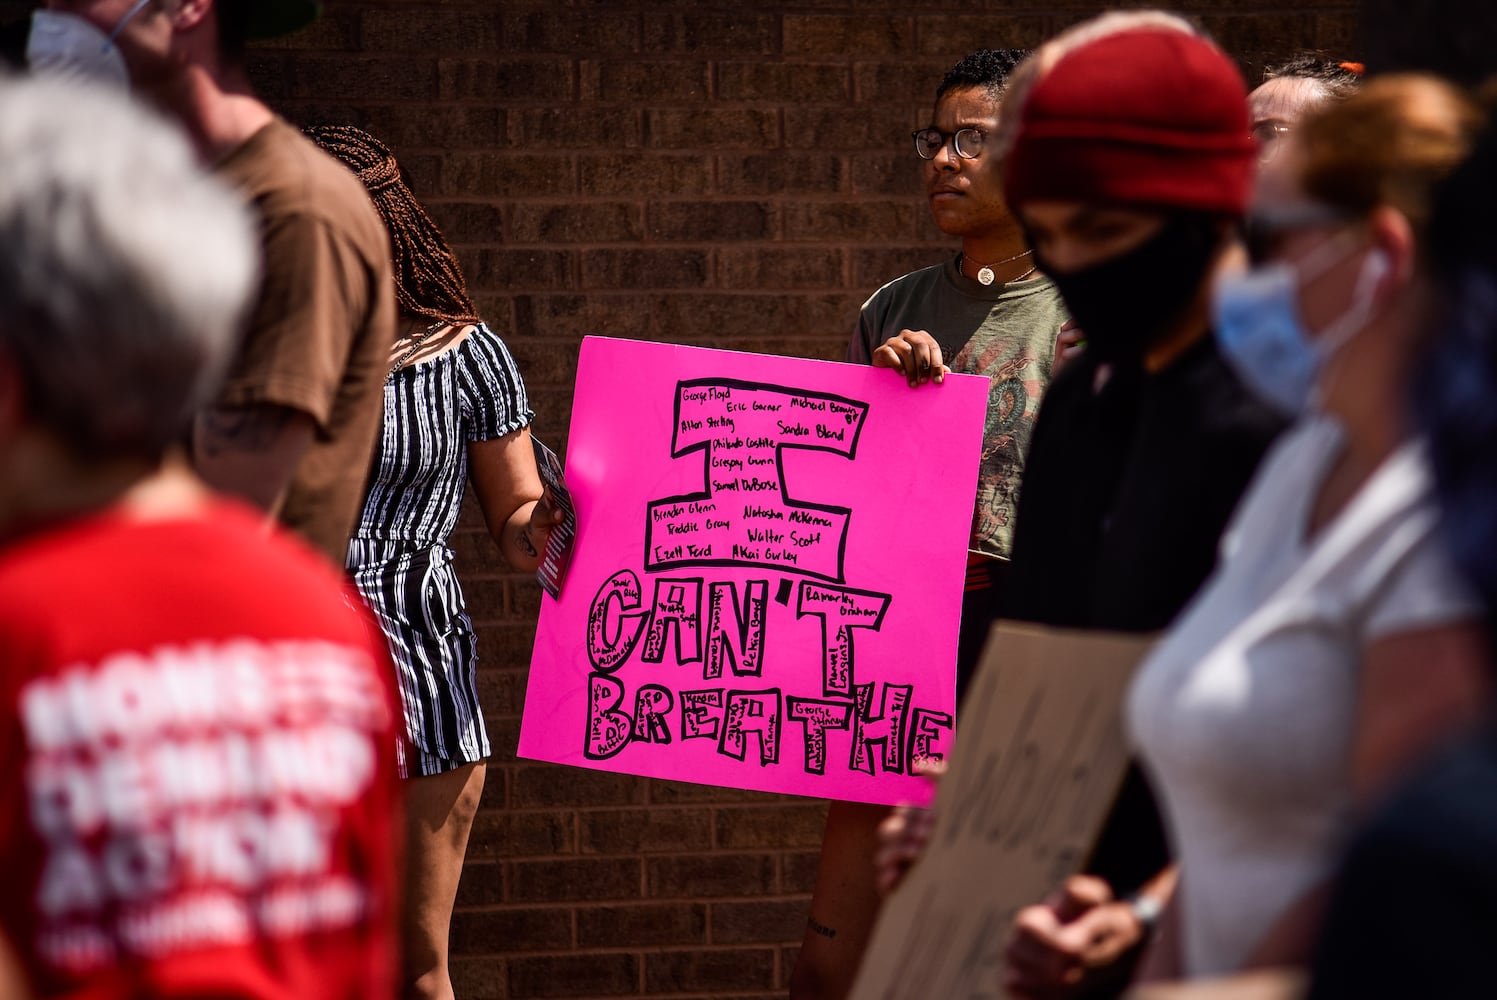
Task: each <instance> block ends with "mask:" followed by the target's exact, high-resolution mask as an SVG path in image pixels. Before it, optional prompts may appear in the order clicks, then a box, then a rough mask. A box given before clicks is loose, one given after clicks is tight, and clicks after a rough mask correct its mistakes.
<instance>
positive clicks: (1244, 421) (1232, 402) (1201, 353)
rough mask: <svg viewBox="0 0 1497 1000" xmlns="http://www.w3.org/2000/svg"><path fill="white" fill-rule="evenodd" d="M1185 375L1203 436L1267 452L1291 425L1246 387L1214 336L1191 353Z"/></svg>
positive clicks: (1185, 366) (1207, 338)
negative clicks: (1223, 439) (1230, 440)
mask: <svg viewBox="0 0 1497 1000" xmlns="http://www.w3.org/2000/svg"><path fill="white" fill-rule="evenodd" d="M1182 374H1183V375H1184V383H1185V385H1186V386H1187V387H1188V391H1189V392H1190V393H1191V395H1192V397H1193V400H1194V402H1195V404H1196V406H1197V408H1198V410H1199V414H1200V418H1201V419H1200V429H1201V432H1202V433H1203V434H1205V435H1208V436H1213V437H1222V438H1231V439H1236V440H1239V441H1242V442H1243V443H1245V444H1247V445H1249V446H1253V447H1257V448H1259V449H1260V450H1261V449H1265V448H1267V447H1268V445H1269V444H1271V443H1272V442H1273V441H1275V440H1276V439H1277V438H1278V437H1279V436H1280V435H1281V434H1282V433H1283V432H1284V430H1285V429H1286V428H1288V427H1289V425H1290V420H1289V418H1288V417H1286V416H1285V415H1284V414H1282V413H1280V412H1279V411H1278V410H1276V409H1274V408H1273V407H1272V406H1270V405H1269V404H1268V403H1266V402H1264V400H1263V399H1262V398H1261V397H1259V396H1258V394H1257V393H1255V392H1253V391H1252V390H1251V389H1249V388H1248V387H1247V386H1246V385H1244V384H1243V382H1242V379H1240V378H1239V377H1238V376H1237V373H1236V372H1235V371H1234V370H1233V369H1232V366H1231V364H1230V363H1229V362H1228V361H1227V359H1226V358H1225V357H1223V356H1222V353H1221V351H1220V349H1219V348H1218V347H1217V344H1216V337H1215V335H1211V334H1208V335H1207V337H1206V339H1205V340H1204V341H1203V342H1202V343H1201V344H1199V345H1198V346H1197V347H1196V348H1195V349H1194V350H1193V351H1191V353H1190V356H1189V358H1188V359H1187V360H1186V364H1185V365H1184V366H1183V371H1182Z"/></svg>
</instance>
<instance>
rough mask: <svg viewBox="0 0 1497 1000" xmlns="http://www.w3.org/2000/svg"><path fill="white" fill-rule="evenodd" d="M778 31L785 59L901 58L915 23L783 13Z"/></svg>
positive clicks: (900, 19) (897, 19) (906, 19)
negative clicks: (787, 57)
mask: <svg viewBox="0 0 1497 1000" xmlns="http://www.w3.org/2000/svg"><path fill="white" fill-rule="evenodd" d="M781 30H782V31H783V32H784V45H785V54H786V55H787V56H792V55H793V56H811V57H812V58H821V59H825V58H828V57H836V56H851V57H854V58H858V59H867V58H869V57H871V56H881V55H882V56H902V55H906V54H908V53H909V52H910V50H911V49H912V48H913V47H914V44H915V21H914V19H913V18H909V17H879V16H877V15H875V14H865V13H858V14H786V15H785V17H784V20H783V22H782V25H781Z"/></svg>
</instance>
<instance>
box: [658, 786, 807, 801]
mask: <svg viewBox="0 0 1497 1000" xmlns="http://www.w3.org/2000/svg"><path fill="white" fill-rule="evenodd" d="M649 789H650V804H651V805H655V804H661V805H694V804H696V803H703V802H705V803H712V802H786V801H790V800H788V799H787V798H786V797H785V796H782V795H774V794H771V793H770V792H751V791H749V790H747V789H744V788H719V787H718V786H716V785H694V784H691V783H690V782H686V781H651V782H650V783H649Z"/></svg>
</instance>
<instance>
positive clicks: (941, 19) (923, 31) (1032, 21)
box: [912, 13, 1084, 63]
mask: <svg viewBox="0 0 1497 1000" xmlns="http://www.w3.org/2000/svg"><path fill="white" fill-rule="evenodd" d="M1083 16H1084V15H1083ZM918 24H919V35H920V39H919V42H918V44H917V45H916V46H915V53H918V54H919V55H921V56H933V57H935V56H938V57H940V58H941V59H944V60H947V61H949V62H951V63H955V62H956V61H957V60H958V59H960V58H962V56H965V55H966V54H967V53H968V52H971V51H972V50H974V49H981V48H989V49H1032V48H1034V47H1035V46H1036V45H1039V44H1040V43H1041V42H1044V41H1045V40H1046V39H1048V38H1050V37H1052V36H1053V35H1055V34H1056V32H1058V31H1060V29H1061V28H1062V27H1064V23H1063V21H1062V20H1061V19H1060V18H1058V17H1051V16H1049V15H1024V16H1018V17H1015V16H1014V15H1013V14H1010V13H996V14H950V15H943V14H931V15H927V16H925V17H921V18H920V19H919V21H918ZM912 54H914V53H912Z"/></svg>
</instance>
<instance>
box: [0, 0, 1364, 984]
mask: <svg viewBox="0 0 1497 1000" xmlns="http://www.w3.org/2000/svg"><path fill="white" fill-rule="evenodd" d="M26 6H27V5H26V4H21V3H13V2H10V3H7V2H3V0H0V15H4V14H8V13H15V12H17V11H18V10H21V9H24V8H25V7H26ZM1101 6H1103V5H1101V4H1096V3H1077V2H1065V0H1061V4H1060V5H1059V6H1058V7H1047V6H1045V5H1043V4H1039V3H1034V2H1026V0H1012V2H1004V0H986V2H985V3H983V2H980V0H971V2H969V3H967V4H965V5H962V6H961V7H960V8H953V6H952V5H951V4H947V3H934V2H930V0H903V2H898V0H894V2H880V0H861V2H856V3H854V2H846V0H840V2H839V0H803V2H801V3H798V4H795V3H791V4H771V3H757V4H741V3H740V4H729V3H689V2H684V0H659V2H656V3H636V2H630V0H606V2H605V0H591V2H590V0H572V2H571V3H570V4H563V3H560V2H550V3H522V2H513V3H510V2H506V3H496V2H485V0H469V2H456V0H454V2H438V0H426V2H421V0H366V2H352V0H327V4H326V13H325V15H324V17H323V18H322V20H321V21H320V22H319V23H317V24H316V25H314V26H313V27H312V28H310V29H308V30H306V31H305V32H302V33H301V34H300V35H298V36H296V37H293V38H290V39H287V40H284V41H281V42H277V43H275V44H274V45H270V46H265V47H263V48H261V49H259V50H257V51H256V52H255V53H254V55H253V58H252V70H253V75H254V77H255V79H256V81H257V84H258V85H259V86H260V87H261V88H262V90H263V92H264V93H265V94H266V95H267V97H268V98H269V99H270V100H271V101H272V102H273V103H274V104H275V105H276V106H277V107H278V108H280V109H281V110H282V111H283V112H284V113H285V114H287V115H288V116H289V117H290V118H292V119H293V120H295V121H299V122H301V123H304V124H312V123H321V122H353V123H356V124H359V125H361V126H363V127H365V128H367V129H369V130H370V131H372V132H374V133H376V134H378V135H380V136H382V137H384V138H385V139H386V140H387V141H388V142H389V143H390V144H391V145H392V146H393V147H394V148H395V149H396V151H397V153H398V154H399V156H400V158H401V160H402V162H403V163H404V165H405V166H406V168H407V170H408V171H409V173H410V174H411V176H412V178H413V181H414V184H415V186H416V188H417V191H418V194H420V195H421V196H423V198H424V199H425V200H426V201H427V203H428V205H430V206H431V208H432V211H433V214H434V215H435V216H436V218H437V219H438V221H439V222H440V223H441V224H442V226H443V227H444V229H445V230H446V232H447V234H448V236H449V237H450V238H451V239H452V241H453V242H454V244H455V245H456V246H457V247H458V248H459V250H460V253H461V255H462V258H463V262H464V264H465V265H466V269H467V272H468V275H469V279H470V282H471V284H472V286H473V287H474V289H475V291H476V293H477V298H478V300H479V303H480V305H481V307H482V310H483V312H484V314H485V315H486V316H487V317H488V319H489V322H490V323H491V325H493V326H494V328H495V329H496V330H498V331H499V332H500V333H501V334H502V335H503V336H504V337H505V338H506V339H507V340H508V342H509V344H510V346H511V348H512V349H513V350H514V352H515V354H516V355H517V357H518V358H519V359H520V361H521V363H522V364H523V366H524V370H525V373H526V378H527V381H528V383H529V386H530V388H531V391H532V395H533V398H534V401H535V406H536V409H537V411H538V416H537V420H536V428H537V432H538V433H539V434H540V435H542V436H543V437H544V438H545V439H547V440H549V441H550V442H552V443H553V444H554V445H555V446H557V447H558V449H559V450H560V447H561V446H562V445H563V444H564V441H565V436H566V429H567V424H568V420H569V414H570V396H571V382H572V377H573V372H574V364H575V357H576V350H577V344H578V341H579V339H580V337H581V336H582V335H583V334H584V333H593V332H596V333H603V334H609V335H615V336H627V337H636V338H649V339H658V340H665V341H672V342H677V343H689V344H708V345H714V346H723V347H730V348H736V349H743V350H753V351H766V352H773V353H782V354H791V355H801V356H810V357H821V358H838V357H840V356H841V352H842V349H843V344H844V343H845V338H846V335H847V332H848V331H849V329H850V327H851V324H852V322H853V318H854V315H855V313H856V310H857V307H858V306H859V304H860V303H861V302H862V301H863V299H864V298H865V297H866V296H867V295H868V294H869V293H870V292H871V291H872V290H873V289H874V288H876V287H878V286H879V285H880V284H882V283H883V282H884V281H886V280H888V279H889V278H891V277H894V276H896V275H898V274H901V273H903V272H905V271H907V270H910V269H912V268H914V267H916V266H921V265H924V264H926V263H930V262H933V261H935V260H938V259H940V257H941V256H942V255H943V254H944V253H946V252H948V251H949V249H950V245H949V244H948V242H947V241H946V240H945V239H944V238H943V237H942V236H941V235H940V233H939V232H937V231H936V230H935V228H934V227H933V226H932V225H931V223H930V222H929V219H928V217H927V214H926V212H925V209H924V206H923V205H922V203H921V200H920V197H919V189H918V184H917V177H918V171H917V169H916V161H915V158H914V157H913V155H912V154H911V151H910V150H909V148H908V147H909V140H908V138H907V133H908V131H909V130H910V129H911V128H913V127H916V126H917V125H920V124H923V123H924V121H925V116H926V115H927V114H928V110H929V103H930V97H931V94H932V92H933V89H934V87H935V84H936V82H937V81H938V80H939V78H940V76H941V74H942V73H943V72H944V71H945V69H947V68H948V67H949V66H950V64H951V63H952V62H954V61H955V60H956V59H957V58H958V57H960V56H961V55H962V54H964V53H965V52H966V51H968V50H970V49H972V48H976V47H979V46H984V45H986V46H1016V45H1033V44H1035V43H1037V42H1039V41H1041V40H1042V39H1044V38H1045V37H1047V36H1049V35H1050V34H1053V33H1054V32H1055V31H1057V30H1058V29H1060V28H1062V27H1064V26H1065V25H1067V24H1069V23H1071V22H1072V21H1074V20H1077V19H1079V18H1081V17H1083V16H1086V15H1087V14H1089V13H1092V12H1094V11H1095V10H1097V9H1098V8H1099V7H1101ZM1180 6H1181V7H1183V8H1185V9H1187V10H1189V11H1190V12H1192V13H1194V14H1197V15H1199V16H1200V17H1201V19H1202V20H1203V21H1204V22H1205V23H1206V24H1207V26H1208V27H1209V28H1210V29H1211V30H1212V31H1213V32H1215V33H1216V34H1217V36H1218V37H1219V38H1221V39H1222V40H1223V42H1224V44H1225V45H1226V46H1227V47H1228V48H1229V49H1230V50H1231V51H1233V52H1234V53H1235V54H1236V55H1238V56H1239V57H1240V58H1242V59H1243V61H1244V63H1245V65H1247V66H1248V67H1249V69H1250V70H1252V69H1255V68H1256V66H1257V65H1258V64H1260V63H1261V61H1262V60H1263V59H1264V57H1265V56H1268V55H1272V54H1276V53H1279V52H1284V51H1287V50H1289V49H1292V48H1295V47H1300V46H1319V47H1326V48H1330V49H1333V50H1335V51H1338V52H1347V53H1350V52H1351V50H1352V46H1353V44H1354V27H1355V25H1354V10H1353V8H1354V6H1355V2H1354V0H1300V2H1297V3H1296V2H1292V0H1238V2H1236V3H1233V2H1230V0H1183V2H1182V3H1181V4H1180ZM954 9H959V10H960V11H961V13H952V11H953V10H954ZM480 529H481V526H480V523H479V521H478V519H477V518H476V517H475V516H473V513H472V511H469V512H468V515H467V516H466V517H465V519H464V522H463V528H462V531H461V533H460V534H459V536H458V537H457V539H456V542H455V548H456V549H457V551H458V558H459V562H458V566H459V569H460V571H461V573H462V576H463V579H464V586H465V588H466V590H467V594H468V602H469V607H470V610H471V612H472V614H473V617H474V620H475V621H476V623H477V625H478V628H479V632H480V642H481V650H482V655H483V669H482V671H481V687H482V692H483V696H484V704H485V708H486V711H487V713H488V717H489V721H490V725H491V731H492V734H493V736H494V739H495V744H496V755H495V758H494V761H493V763H492V765H491V768H490V771H489V781H488V788H487V791H486V793H485V796H484V809H483V812H482V814H481V816H480V818H479V821H478V824H477V827H476V829H475V830H474V834H473V842H472V846H471V848H470V863H469V865H468V868H467V872H466V874H465V877H464V880H463V886H462V890H461V893H460V896H459V901H458V902H459V907H458V913H457V916H456V918H455V920H454V923H453V939H452V941H453V951H454V954H455V955H456V956H457V958H456V981H457V984H458V992H459V995H460V996H462V997H465V998H498V997H543V996H544V997H603V996H609V997H614V996H633V995H645V994H648V995H650V996H662V995H663V996H670V997H686V996H694V997H705V996H714V997H728V996H732V997H758V996H773V995H777V994H782V993H783V988H784V986H785V983H786V981H787V977H788V975H789V972H790V968H791V965H792V963H793V961H794V959H795V952H796V944H797V943H798V941H799V939H800V934H801V928H802V926H803V923H804V912H805V902H806V899H807V895H808V893H809V891H810V888H811V885H812V882H813V880H814V877H815V862H816V847H817V845H818V842H819V837H820V829H821V821H822V816H823V814H824V810H823V808H822V806H821V805H820V804H818V803H815V802H811V801H806V800H793V799H780V798H776V797H773V796H767V795H760V794H750V793H739V792H730V791H722V790H717V789H711V788H703V787H697V786H691V785H682V784H672V783H669V782H662V781H649V780H645V779H640V778H632V777H626V776H617V775H611V774H602V773H594V772H586V771H579V770H563V769H559V768H554V767H547V766H541V765H536V764H531V763H527V762H524V761H518V760H516V759H515V756H514V752H513V750H514V746H515V744H516V740H517V735H518V728H519V715H520V708H521V704H522V701H523V697H524V689H525V670H526V664H527V659H528V652H529V649H530V645H531V642H532V638H533V634H534V625H533V623H534V620H535V616H536V611H537V608H538V606H539V603H540V597H539V591H538V589H537V588H536V587H535V586H534V585H533V584H532V583H531V582H530V581H528V580H526V579H523V578H518V577H515V576H514V575H513V574H511V573H510V572H509V571H508V570H507V569H506V567H505V566H504V565H503V564H502V562H501V561H500V560H499V557H498V555H497V552H496V550H495V549H494V547H493V545H492V543H490V542H489V541H488V539H487V537H486V536H484V535H483V534H482V533H481V530H480Z"/></svg>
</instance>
